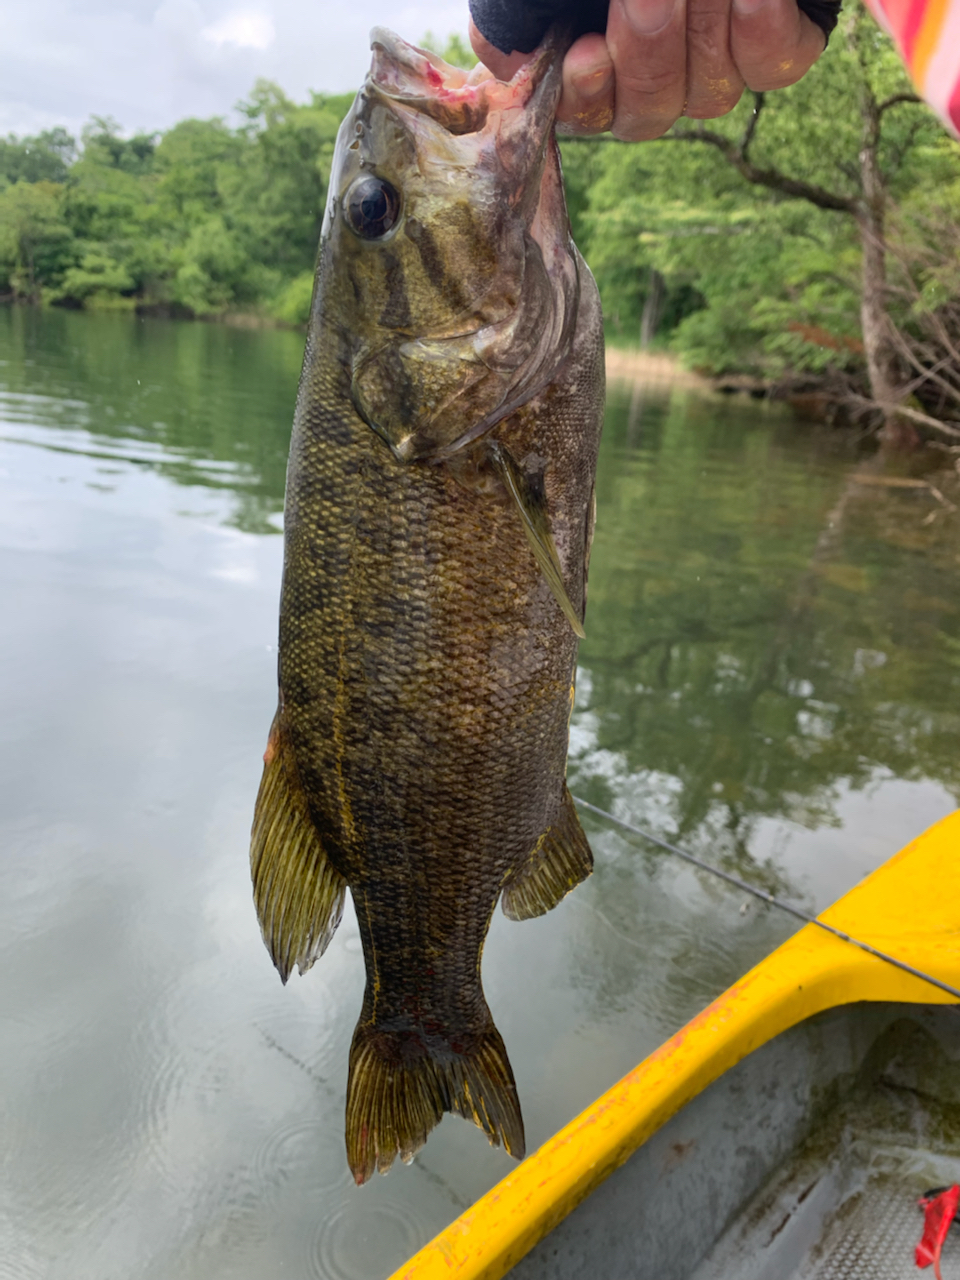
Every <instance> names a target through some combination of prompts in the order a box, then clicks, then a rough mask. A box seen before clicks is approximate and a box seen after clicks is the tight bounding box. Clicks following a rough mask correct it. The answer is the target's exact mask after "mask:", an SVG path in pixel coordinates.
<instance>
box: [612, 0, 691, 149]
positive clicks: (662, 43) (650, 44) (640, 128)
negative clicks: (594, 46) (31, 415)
mask: <svg viewBox="0 0 960 1280" xmlns="http://www.w3.org/2000/svg"><path fill="white" fill-rule="evenodd" d="M686 21H687V14H686V2H685V0H611V4H610V13H609V16H608V18H607V47H608V48H609V50H610V57H611V60H612V62H613V66H614V71H615V74H616V105H615V109H614V117H613V127H612V132H613V135H614V137H616V138H621V139H623V140H624V141H631V142H638V141H640V140H641V139H645V138H659V137H660V135H661V134H664V133H666V131H667V130H668V129H669V128H670V126H671V125H672V124H673V123H674V121H675V120H677V119H678V118H679V117H680V116H681V115H682V114H683V106H684V102H685V101H686V96H687V42H686Z"/></svg>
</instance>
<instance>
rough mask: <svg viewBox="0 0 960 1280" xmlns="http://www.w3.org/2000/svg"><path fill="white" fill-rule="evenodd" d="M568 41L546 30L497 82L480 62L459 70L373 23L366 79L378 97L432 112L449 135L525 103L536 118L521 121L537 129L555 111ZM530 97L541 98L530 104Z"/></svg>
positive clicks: (525, 109) (525, 108) (468, 130)
mask: <svg viewBox="0 0 960 1280" xmlns="http://www.w3.org/2000/svg"><path fill="white" fill-rule="evenodd" d="M568 43H569V38H568V36H567V35H566V33H564V32H563V31H562V30H560V29H557V28H552V29H551V30H550V32H549V33H548V34H547V36H546V38H545V39H544V40H543V42H542V43H541V44H540V46H539V47H538V48H537V49H536V50H535V52H534V53H533V54H531V56H530V58H529V60H528V61H527V62H525V63H524V64H523V65H522V66H521V67H520V68H519V69H518V70H517V72H516V74H515V75H514V77H513V79H512V80H509V81H504V80H497V79H496V78H495V77H494V75H493V73H492V72H491V71H489V70H488V69H487V68H486V67H485V66H483V64H482V63H478V64H477V66H475V67H474V68H473V70H471V71H464V70H463V69H462V68H461V67H453V66H451V65H450V64H449V63H448V62H444V60H443V58H441V57H440V55H439V54H436V53H433V52H431V51H430V50H429V49H421V48H418V47H417V46H416V45H412V44H409V43H408V42H407V41H406V40H403V39H402V38H401V37H400V36H398V35H395V34H394V32H392V31H389V30H387V28H386V27H374V29H373V31H371V33H370V47H371V49H372V51H373V60H372V63H371V66H370V73H369V78H368V83H370V84H371V85H372V86H373V87H375V88H376V89H377V90H379V92H380V93H381V94H383V96H384V97H387V98H390V99H393V100H394V101H395V102H398V103H403V104H404V105H406V106H410V107H414V108H415V109H417V110H419V111H422V112H423V113H424V114H425V115H428V116H432V117H433V119H434V120H436V121H437V122H438V123H439V124H442V125H443V126H444V128H445V129H447V131H448V132H450V133H452V134H464V133H477V132H479V131H480V130H482V129H483V128H484V126H485V125H486V123H487V120H488V117H489V116H490V115H491V114H492V113H498V114H499V113H501V112H503V111H511V110H513V111H518V112H520V113H528V112H529V109H530V108H531V106H536V107H537V108H538V109H537V110H536V111H535V112H534V115H535V117H536V119H532V120H531V119H527V120H526V122H525V124H526V128H528V129H529V128H534V129H537V131H538V132H541V131H543V129H545V128H546V127H547V126H548V125H549V124H551V123H552V121H553V117H554V115H555V112H556V106H557V102H558V101H559V97H560V89H561V65H562V62H563V57H562V54H563V51H564V50H565V48H566V45H567V44H568ZM538 91H539V93H538ZM535 97H538V98H539V99H541V100H542V101H540V102H537V103H536V104H534V101H533V100H534V98H535ZM538 126H539V128H538Z"/></svg>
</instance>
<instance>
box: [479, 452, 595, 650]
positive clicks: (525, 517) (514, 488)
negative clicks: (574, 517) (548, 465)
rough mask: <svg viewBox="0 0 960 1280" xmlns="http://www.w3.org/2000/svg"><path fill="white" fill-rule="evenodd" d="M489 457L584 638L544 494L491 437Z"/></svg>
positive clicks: (559, 597) (566, 610)
mask: <svg viewBox="0 0 960 1280" xmlns="http://www.w3.org/2000/svg"><path fill="white" fill-rule="evenodd" d="M487 457H488V458H489V459H490V461H491V462H492V463H493V466H494V468H495V469H496V471H497V474H498V475H499V476H500V479H501V480H502V481H503V484H504V487H505V488H506V490H507V493H508V494H509V495H510V497H511V498H512V499H513V503H514V506H515V507H516V509H517V513H518V515H519V516H520V523H521V525H522V526H523V532H524V535H525V537H526V539H527V542H529V544H530V550H531V551H532V552H533V555H534V558H535V560H536V562H537V564H538V565H539V567H540V572H541V573H542V574H543V576H544V578H546V580H547V585H548V586H549V588H550V590H551V591H552V592H553V594H554V598H555V599H556V602H557V604H558V605H559V606H560V608H561V609H562V610H563V615H564V617H565V618H566V619H567V621H568V622H569V623H570V626H571V627H572V628H573V631H574V634H575V635H577V636H579V637H580V639H581V640H582V639H583V638H584V636H585V635H586V632H585V631H584V629H583V623H582V622H581V620H580V615H579V614H578V613H577V611H576V609H575V608H574V607H573V603H572V601H571V599H570V597H569V595H567V587H566V583H565V582H564V581H563V567H562V566H561V564H560V556H559V554H558V553H557V544H556V543H555V542H554V540H553V534H552V533H551V532H550V521H549V519H548V518H547V508H546V503H545V501H544V498H543V495H542V493H537V492H535V491H534V489H533V487H532V486H531V484H530V482H529V480H528V479H527V477H526V476H525V475H524V474H523V471H522V470H521V469H520V467H519V466H518V465H517V463H516V461H515V460H514V458H513V457H511V455H510V452H509V450H507V449H506V448H504V446H503V445H502V444H500V443H499V442H498V441H496V440H491V441H490V443H489V444H488V445H487Z"/></svg>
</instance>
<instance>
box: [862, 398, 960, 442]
mask: <svg viewBox="0 0 960 1280" xmlns="http://www.w3.org/2000/svg"><path fill="white" fill-rule="evenodd" d="M847 401H848V402H849V403H850V404H853V405H856V407H857V408H858V409H864V410H870V409H878V410H880V411H881V412H882V413H884V414H888V415H890V416H891V417H893V416H897V415H899V416H900V417H902V418H909V419H910V421H911V422H919V423H920V425H921V426H923V427H930V428H931V429H932V430H934V431H942V432H943V434H944V435H945V436H950V437H951V438H952V439H956V440H960V422H941V421H940V419H939V418H931V417H930V415H929V414H928V413H921V412H920V410H919V409H911V408H909V406H907V405H903V404H895V403H893V402H892V401H886V402H885V401H881V400H868V399H867V397H866V396H858V395H853V394H851V395H849V396H848V397H847Z"/></svg>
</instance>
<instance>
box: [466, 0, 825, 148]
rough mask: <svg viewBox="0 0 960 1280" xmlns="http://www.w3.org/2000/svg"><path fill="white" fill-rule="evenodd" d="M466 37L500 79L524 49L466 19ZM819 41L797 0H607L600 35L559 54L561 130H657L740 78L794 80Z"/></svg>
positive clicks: (723, 98)
mask: <svg viewBox="0 0 960 1280" xmlns="http://www.w3.org/2000/svg"><path fill="white" fill-rule="evenodd" d="M470 43H471V44H472V45H473V49H474V52H475V53H476V55H477V57H478V58H479V59H480V61H481V62H482V63H483V64H484V65H485V66H486V67H489V69H490V70H491V71H492V72H493V74H494V75H495V76H497V78H498V79H500V80H509V79H510V78H511V77H512V76H513V74H514V72H515V71H516V70H517V68H518V67H519V66H520V65H521V64H522V63H524V62H525V61H526V60H527V59H528V58H529V57H530V55H529V54H527V53H516V52H514V53H510V54H504V53H501V52H500V50H499V49H496V48H494V46H493V45H492V44H490V42H489V41H488V40H486V39H485V38H484V37H483V36H482V35H481V34H480V32H479V31H478V30H477V28H476V26H475V25H474V23H473V22H472V21H471V23H470ZM825 45H826V37H825V36H824V33H823V31H822V29H821V28H820V27H819V26H818V25H817V24H816V23H815V22H813V21H812V20H811V19H810V18H808V17H807V15H806V14H805V13H801V12H800V10H799V9H798V8H797V3H796V0H611V3H610V11H609V15H608V18H607V30H606V35H597V34H590V35H584V36H581V37H580V39H579V40H576V41H575V42H574V44H573V45H572V46H571V47H570V49H569V51H568V53H567V56H566V58H565V59H564V62H563V96H562V98H561V100H560V106H559V109H558V111H557V122H558V124H559V126H560V128H561V130H562V131H563V132H566V133H603V132H604V131H605V130H607V129H609V130H610V131H611V132H612V133H613V136H614V137H615V138H620V139H622V140H624V141H630V142H638V141H640V140H642V139H647V138H659V137H660V136H661V135H662V134H664V133H666V131H667V130H668V129H669V128H670V126H671V125H672V124H673V123H674V122H675V121H676V120H677V119H679V117H680V116H683V115H685V116H691V117H692V118H693V119H695V120H709V119H712V118H713V117H714V116H722V115H725V114H726V113H727V112H728V111H731V110H732V109H733V108H734V107H735V106H736V104H737V102H738V101H739V100H740V95H741V94H742V93H743V90H744V87H747V88H750V89H754V90H763V89H783V88H785V87H786V86H787V85H790V84H794V83H795V82H796V81H797V80H799V79H800V78H801V76H803V75H805V74H806V73H807V71H809V70H810V68H811V67H812V66H813V64H814V63H815V62H816V60H817V59H818V58H819V57H820V54H821V53H822V52H823V50H824V47H825Z"/></svg>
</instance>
